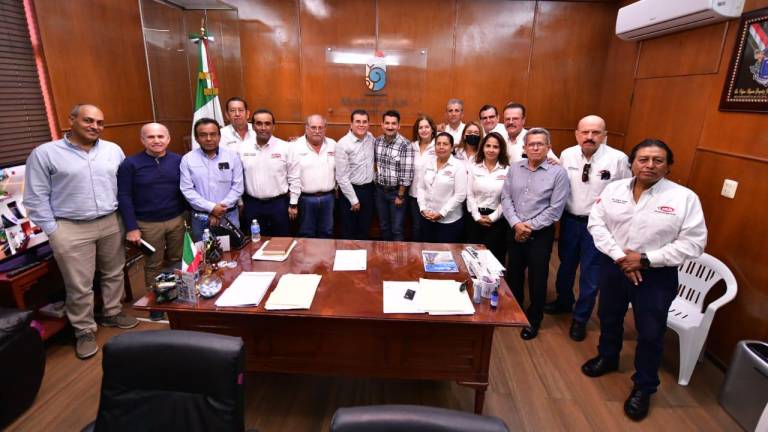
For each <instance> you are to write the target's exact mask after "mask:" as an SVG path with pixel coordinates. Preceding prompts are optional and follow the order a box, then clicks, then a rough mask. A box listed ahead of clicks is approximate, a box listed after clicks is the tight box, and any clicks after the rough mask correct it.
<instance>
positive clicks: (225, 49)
mask: <svg viewBox="0 0 768 432" xmlns="http://www.w3.org/2000/svg"><path fill="white" fill-rule="evenodd" d="M202 17H203V11H200V10H188V11H184V22H185V26H186V30H187V33H194V34H198V33H200V20H201V18H202ZM208 32H209V34H210V35H212V36H213V37H214V41H213V42H212V43H210V44H209V45H208V47H209V55H210V56H211V59H212V60H213V66H214V68H215V71H216V74H217V81H218V86H219V99H220V100H221V109H222V111H224V109H225V107H224V104H225V103H226V101H227V99H229V98H230V97H232V96H242V95H243V79H242V77H243V75H242V67H241V65H240V55H241V54H240V36H239V33H240V31H239V29H238V21H237V12H236V11H225V10H210V11H208ZM184 37H185V38H186V51H187V64H188V68H189V79H190V81H191V83H192V88H191V91H192V95H193V105H192V110H193V111H194V92H195V90H196V88H197V69H198V67H199V66H198V65H199V62H200V55H199V52H198V50H199V48H198V46H197V44H196V43H194V42H192V40H190V39H189V37H188V35H186V34H185V35H184ZM190 117H191V116H190ZM190 120H191V118H190Z"/></svg>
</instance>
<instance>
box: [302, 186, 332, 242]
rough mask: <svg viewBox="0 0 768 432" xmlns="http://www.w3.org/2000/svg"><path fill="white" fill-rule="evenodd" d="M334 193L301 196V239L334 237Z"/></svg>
mask: <svg viewBox="0 0 768 432" xmlns="http://www.w3.org/2000/svg"><path fill="white" fill-rule="evenodd" d="M335 200H336V198H335V197H334V196H333V193H332V192H329V193H327V194H323V195H319V196H316V195H305V194H301V195H300V196H299V232H298V236H299V237H314V238H331V237H333V202H334V201H335Z"/></svg>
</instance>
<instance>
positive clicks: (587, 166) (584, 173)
mask: <svg viewBox="0 0 768 432" xmlns="http://www.w3.org/2000/svg"><path fill="white" fill-rule="evenodd" d="M590 168H592V165H590V164H584V170H583V171H582V172H581V181H583V182H584V183H586V182H588V181H589V169H590Z"/></svg>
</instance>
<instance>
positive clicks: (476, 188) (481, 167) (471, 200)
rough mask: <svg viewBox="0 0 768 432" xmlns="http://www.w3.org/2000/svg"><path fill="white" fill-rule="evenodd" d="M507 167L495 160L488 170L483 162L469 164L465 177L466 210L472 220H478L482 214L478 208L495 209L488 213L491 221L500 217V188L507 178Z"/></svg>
mask: <svg viewBox="0 0 768 432" xmlns="http://www.w3.org/2000/svg"><path fill="white" fill-rule="evenodd" d="M507 171H509V167H506V166H505V167H502V166H501V165H499V163H498V162H496V166H495V167H493V169H492V170H490V171H488V168H486V166H485V163H484V162H481V163H476V164H472V165H470V166H469V173H468V178H467V210H469V212H470V213H471V214H472V218H473V219H474V220H476V221H477V220H480V217H481V216H482V215H481V214H480V212H479V211H478V210H477V209H479V208H489V209H496V210H494V212H493V213H491V214H489V215H488V218H489V219H491V222H496V221H497V220H499V219H500V218H501V215H502V211H501V188H502V186H504V180H506V179H507Z"/></svg>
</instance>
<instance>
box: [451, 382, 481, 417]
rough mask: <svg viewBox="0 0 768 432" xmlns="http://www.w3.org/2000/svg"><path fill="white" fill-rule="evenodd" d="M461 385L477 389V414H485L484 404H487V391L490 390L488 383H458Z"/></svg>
mask: <svg viewBox="0 0 768 432" xmlns="http://www.w3.org/2000/svg"><path fill="white" fill-rule="evenodd" d="M457 383H458V384H459V385H463V386H467V387H470V388H473V389H475V414H482V413H483V404H484V403H485V391H486V390H487V389H488V383H487V382H486V383H477V382H466V381H458V382H457Z"/></svg>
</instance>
